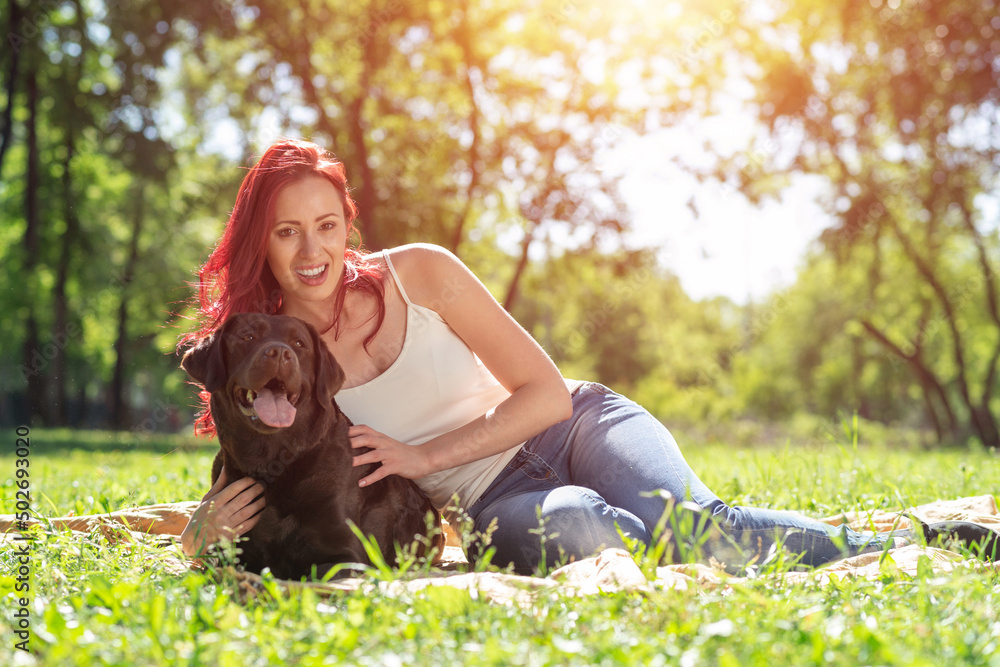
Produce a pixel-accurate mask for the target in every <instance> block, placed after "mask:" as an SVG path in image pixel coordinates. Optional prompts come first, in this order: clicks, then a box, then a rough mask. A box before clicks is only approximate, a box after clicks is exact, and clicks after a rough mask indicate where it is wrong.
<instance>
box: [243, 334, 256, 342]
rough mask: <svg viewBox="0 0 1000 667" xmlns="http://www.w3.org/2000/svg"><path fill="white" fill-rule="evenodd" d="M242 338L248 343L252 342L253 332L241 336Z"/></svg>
mask: <svg viewBox="0 0 1000 667" xmlns="http://www.w3.org/2000/svg"><path fill="white" fill-rule="evenodd" d="M243 340H245V341H246V342H248V343H252V342H253V340H254V335H253V334H247V335H246V336H244V337H243Z"/></svg>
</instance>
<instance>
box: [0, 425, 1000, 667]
mask: <svg viewBox="0 0 1000 667" xmlns="http://www.w3.org/2000/svg"><path fill="white" fill-rule="evenodd" d="M862 436H863V434H862ZM0 437H4V438H5V440H4V442H7V443H9V447H4V449H3V450H0V451H3V452H4V456H0V471H2V472H0V479H4V480H5V481H4V492H3V494H2V496H3V497H2V499H0V513H12V512H13V511H14V496H15V489H14V486H13V484H14V482H13V479H12V478H13V476H14V471H15V462H14V457H13V456H11V455H7V453H8V452H12V451H13V445H14V439H15V436H14V434H13V432H7V433H4V434H2V436H0ZM31 438H32V446H31V454H30V471H31V477H30V480H31V484H32V504H33V507H34V509H35V510H37V511H38V512H39V513H40V514H42V515H46V516H55V515H65V514H69V513H71V512H72V513H76V514H86V513H95V512H102V511H108V510H115V509H121V508H123V507H127V506H135V505H143V504H151V503H160V502H171V501H176V500H192V499H198V498H200V497H201V495H202V494H203V493H204V492H205V490H206V489H207V486H208V471H209V466H210V463H211V459H212V457H213V456H214V448H213V447H212V446H211V445H210V444H208V445H199V444H197V443H195V442H194V441H192V440H191V439H188V438H181V437H169V438H168V437H154V436H151V437H138V436H133V435H129V434H126V435H123V436H112V435H110V434H106V433H94V432H86V433H84V432H67V431H62V432H58V431H46V432H43V431H40V430H38V431H33V432H32V434H31ZM684 449H685V453H686V455H687V457H688V459H689V461H690V462H691V464H692V466H693V467H694V468H695V470H697V471H698V472H699V474H700V476H701V477H702V479H704V480H705V481H706V482H707V483H708V484H709V485H710V486H712V487H714V488H715V490H716V491H717V492H719V494H720V495H721V496H722V497H723V498H725V499H727V500H729V501H731V502H734V503H737V504H755V505H759V506H765V507H776V508H784V509H791V508H795V509H800V510H802V511H803V512H805V513H807V514H811V515H814V516H824V515H830V514H835V513H838V512H840V511H846V510H853V509H875V508H885V509H894V508H898V507H900V506H902V505H914V504H920V503H923V502H927V501H931V500H938V499H942V498H953V497H959V496H970V495H982V494H985V493H991V492H995V491H996V490H997V489H998V488H1000V465H998V463H1000V461H998V457H997V456H996V455H994V454H992V453H990V452H987V451H983V450H975V449H973V450H969V449H948V450H936V451H921V450H916V449H910V450H904V449H901V448H892V449H890V448H888V447H885V446H879V445H878V444H875V443H865V442H864V438H863V437H862V438H861V443H860V444H859V443H858V440H857V438H856V437H852V436H851V435H850V434H848V435H845V436H844V438H843V439H841V440H831V441H830V442H829V443H828V444H824V445H817V444H813V445H810V446H808V447H801V446H795V445H794V444H791V443H782V444H781V445H780V446H775V447H756V448H752V449H738V450H736V449H732V448H727V447H725V446H723V445H719V444H702V443H687V444H685V445H684ZM165 555H166V554H165V552H163V551H161V550H158V549H156V548H154V547H150V546H146V545H143V544H138V545H132V546H129V545H127V544H121V543H119V544H111V543H109V542H108V541H107V540H105V539H104V538H102V537H100V536H97V535H93V536H89V537H87V538H86V539H79V538H78V537H73V536H70V535H67V534H58V533H56V534H42V535H41V536H39V537H38V539H37V540H36V541H35V542H34V543H33V547H32V556H31V558H32V561H31V567H32V576H33V581H32V595H33V599H32V601H31V607H30V609H31V613H32V617H31V632H32V637H31V643H30V646H31V649H32V650H33V652H34V654H35V658H34V660H37V663H35V662H33V660H32V659H30V658H29V656H27V655H25V654H23V653H22V652H20V651H17V650H15V648H14V645H15V643H16V642H17V641H18V640H17V638H16V637H15V635H14V634H13V625H12V621H13V618H12V614H13V610H14V609H16V608H17V603H16V596H15V594H14V586H15V582H16V579H15V576H14V574H13V573H14V572H15V571H16V567H17V565H16V561H15V559H14V557H13V554H12V552H11V550H10V549H5V550H4V552H3V555H2V557H0V597H2V598H3V600H4V602H3V605H2V607H3V610H4V612H3V613H4V616H5V618H4V621H5V623H3V624H2V625H0V641H2V644H0V664H51V665H77V664H79V665H95V664H116V665H147V664H149V665H152V664H170V665H174V664H205V665H255V664H262V665H263V664H287V665H293V664H294V665H300V664H301V665H310V664H341V663H346V664H372V665H385V664H431V665H445V664H497V665H510V664H525V665H548V664H609V665H610V664H644V665H645V664H650V665H655V664H668V665H674V664H679V665H702V664H719V665H757V664H761V665H804V664H824V665H825V664H843V665H852V666H855V665H866V664H906V665H956V664H972V665H1000V620H998V613H997V610H998V609H1000V574H998V573H997V572H996V571H992V572H991V571H986V570H981V571H975V570H971V569H965V568H958V569H957V570H956V571H955V572H952V573H950V574H947V575H941V574H937V575H935V574H932V573H930V572H929V571H926V572H922V573H921V574H919V575H918V576H916V577H910V576H906V575H902V574H899V573H893V572H892V571H891V568H887V570H886V572H885V576H884V577H883V578H882V579H881V580H879V581H836V580H835V581H833V582H831V583H827V584H819V583H815V582H807V583H798V584H790V583H786V582H783V581H781V580H779V579H778V578H776V577H762V578H758V579H756V580H751V581H747V582H745V583H739V584H737V585H733V586H731V587H720V588H716V589H714V590H705V589H698V588H696V587H695V588H692V589H690V590H686V591H677V590H657V591H655V592H653V593H646V594H640V593H616V594H603V595H592V596H588V597H572V596H570V595H568V594H567V593H565V592H560V591H558V590H557V591H551V590H549V591H544V592H541V593H539V594H538V597H537V601H536V603H535V605H534V606H533V607H532V608H530V609H524V608H521V607H518V606H516V605H502V604H498V603H493V602H489V601H486V600H485V599H478V598H477V596H474V595H470V594H469V593H468V592H465V591H461V590H457V589H452V588H429V589H425V590H423V591H421V592H419V593H402V594H399V595H395V596H388V595H384V594H378V593H372V591H371V590H367V591H361V592H355V593H338V594H335V595H333V596H332V597H321V596H319V595H317V594H315V593H314V592H312V591H305V592H303V593H297V594H295V595H292V596H282V595H278V596H276V597H267V596H264V597H260V598H256V599H253V600H250V601H246V602H242V603H241V602H240V601H238V600H237V599H236V597H235V593H234V586H233V583H232V581H231V580H229V579H227V578H226V577H225V576H218V575H215V574H213V573H211V572H208V573H200V572H194V571H191V572H187V573H184V574H181V575H178V574H172V573H171V572H170V571H169V570H168V569H167V568H166V567H165V566H164V565H162V564H161V563H163V562H165V558H164V556H165ZM416 574H419V573H414V574H412V575H411V574H406V575H402V576H404V577H406V576H416ZM374 576H375V577H381V578H385V577H389V576H393V575H374Z"/></svg>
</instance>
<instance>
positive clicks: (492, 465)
mask: <svg viewBox="0 0 1000 667" xmlns="http://www.w3.org/2000/svg"><path fill="white" fill-rule="evenodd" d="M383 257H385V262H386V264H387V265H388V267H389V272H390V273H391V274H392V278H393V280H394V281H395V282H396V287H397V288H398V289H399V293H400V294H401V295H402V296H403V299H404V300H405V301H406V333H405V334H404V339H403V349H402V350H401V351H400V353H399V356H398V357H397V358H396V360H395V361H394V362H393V363H392V365H391V366H389V368H387V369H386V370H385V372H383V373H382V374H381V375H379V376H378V377H376V378H374V379H372V380H369V381H368V382H366V383H364V384H361V385H358V386H356V387H350V388H348V389H341V390H340V391H339V392H338V393H337V397H336V398H337V403H338V404H339V405H340V408H341V410H343V411H344V414H346V415H347V416H348V417H349V418H350V419H351V421H352V422H354V423H355V424H364V425H367V426H370V427H372V428H373V429H375V430H376V431H379V432H380V433H384V434H386V435H387V436H389V437H390V438H393V439H395V440H398V441H400V442H403V443H406V444H408V445H420V444H423V443H425V442H427V441H428V440H431V439H433V438H436V437H437V436H439V435H441V434H443V433H447V432H448V431H452V430H454V429H456V428H458V427H460V426H464V425H465V424H468V423H469V422H471V421H473V420H475V419H477V418H479V417H481V416H482V415H484V414H486V413H487V412H488V411H489V410H491V409H493V408H494V407H496V406H497V405H499V404H500V403H501V402H503V401H504V400H505V399H506V398H507V397H508V396H510V392H508V391H507V390H506V389H504V387H503V385H501V384H500V383H499V382H498V381H497V379H496V378H494V377H493V375H492V374H491V373H490V372H489V370H487V368H486V367H485V366H484V365H483V363H482V362H481V361H480V360H479V357H477V356H476V355H475V354H474V353H473V352H472V350H471V349H469V346H468V345H466V344H465V341H463V340H462V339H461V338H459V336H458V334H456V333H455V331H454V330H453V329H452V328H451V327H450V326H448V324H447V323H446V322H445V321H444V319H442V317H441V316H440V315H438V314H437V312H435V311H434V310H431V309H430V308H426V307H424V306H420V305H417V304H415V303H413V302H411V301H410V299H409V297H407V296H406V290H404V289H403V285H402V283H400V281H399V276H398V275H396V270H395V269H394V268H393V266H392V260H390V259H389V255H388V254H386V253H383ZM522 445H523V443H522V444H521V445H516V446H514V447H511V448H510V449H508V450H506V451H503V452H500V453H499V454H494V455H492V456H487V457H486V458H484V459H480V460H478V461H473V462H472V463H466V464H465V465H460V466H458V467H455V468H449V469H448V470H442V471H440V472H436V473H431V474H430V475H427V476H426V477H422V478H420V479H418V480H415V481H416V483H417V485H418V486H419V487H420V488H421V489H422V490H423V492H424V493H426V494H427V496H428V497H429V498H430V500H431V502H432V503H433V504H434V506H435V507H437V508H438V509H440V510H443V509H444V508H445V507H446V506H447V505H448V504H449V502H450V501H451V498H452V495H453V494H457V495H458V501H459V505H460V506H461V507H462V508H463V509H468V507H469V506H470V505H472V504H473V503H474V502H475V501H476V500H477V499H478V498H479V496H481V495H482V493H483V492H484V491H485V490H486V488H487V487H488V486H489V485H490V482H492V481H493V479H494V478H496V476H497V475H498V474H499V473H500V471H501V470H503V468H504V466H506V465H507V463H508V462H509V461H510V460H511V459H512V458H514V455H515V454H517V452H518V451H519V450H520V449H521V447H522ZM449 515H451V516H449ZM452 516H453V513H451V512H445V518H447V519H448V520H449V521H452Z"/></svg>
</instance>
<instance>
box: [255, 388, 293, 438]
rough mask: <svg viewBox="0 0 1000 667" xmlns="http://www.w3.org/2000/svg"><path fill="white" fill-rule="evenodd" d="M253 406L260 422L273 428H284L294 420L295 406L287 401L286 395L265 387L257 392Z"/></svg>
mask: <svg viewBox="0 0 1000 667" xmlns="http://www.w3.org/2000/svg"><path fill="white" fill-rule="evenodd" d="M253 408H254V410H256V411H257V416H258V417H260V420H261V421H262V422H264V423H265V424H267V425H268V426H273V427H274V428H285V427H287V426H291V425H292V422H294V421H295V406H293V405H292V404H291V403H289V402H288V396H286V395H285V394H284V393H275V392H273V391H271V390H270V389H268V388H267V387H264V388H263V389H261V390H260V391H258V392H257V398H256V399H254V402H253Z"/></svg>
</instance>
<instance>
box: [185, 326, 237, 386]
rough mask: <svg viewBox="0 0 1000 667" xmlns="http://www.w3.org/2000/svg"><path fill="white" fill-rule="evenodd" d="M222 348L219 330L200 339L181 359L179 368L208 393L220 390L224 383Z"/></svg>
mask: <svg viewBox="0 0 1000 667" xmlns="http://www.w3.org/2000/svg"><path fill="white" fill-rule="evenodd" d="M222 347H223V334H222V330H221V329H220V330H219V331H216V332H215V333H213V334H212V335H210V336H207V337H205V338H202V339H201V340H200V341H199V342H198V344H197V345H195V346H194V347H192V348H191V349H190V350H188V351H187V352H185V353H184V358H183V359H181V368H183V369H184V370H185V371H186V372H187V374H188V375H189V376H191V379H192V380H194V381H195V382H197V383H198V384H200V385H202V386H203V387H205V391H207V392H209V393H212V392H214V391H216V390H217V389H221V388H222V387H223V386H224V385H225V383H226V360H225V357H224V356H223V354H222Z"/></svg>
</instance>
